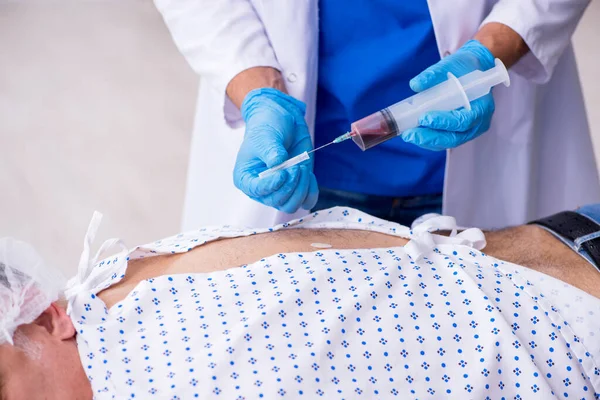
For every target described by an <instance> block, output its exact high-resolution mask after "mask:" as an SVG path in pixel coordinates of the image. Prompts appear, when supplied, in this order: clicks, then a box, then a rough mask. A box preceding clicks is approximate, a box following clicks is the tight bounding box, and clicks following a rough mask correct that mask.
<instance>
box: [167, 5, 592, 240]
mask: <svg viewBox="0 0 600 400" xmlns="http://www.w3.org/2000/svg"><path fill="white" fill-rule="evenodd" d="M155 2H156V4H157V7H158V9H159V10H160V11H161V13H162V14H163V17H164V19H165V21H166V24H167V26H168V27H169V29H170V31H171V34H172V36H173V38H174V40H175V43H176V44H177V46H178V47H179V49H180V51H181V52H182V53H183V54H184V56H185V57H186V59H187V60H188V62H189V63H190V65H191V66H192V67H193V68H194V70H195V71H196V72H198V73H199V74H200V75H201V76H202V78H203V82H202V85H201V87H200V92H199V97H198V107H197V114H196V126H195V132H194V135H193V141H192V147H191V157H190V166H189V172H188V192H187V196H186V204H185V211H184V229H192V228H195V227H197V226H200V225H210V224H223V223H231V224H236V225H251V226H267V225H271V224H274V223H277V222H280V221H282V220H287V219H289V218H291V216H290V215H289V214H286V213H293V212H296V211H298V210H299V211H298V213H302V212H306V211H305V210H310V209H312V208H314V207H316V208H322V207H328V206H330V205H333V204H337V205H351V206H354V207H357V208H361V209H363V210H365V211H367V212H369V213H372V214H374V215H378V216H381V217H384V218H387V219H394V220H397V221H399V222H402V223H405V224H406V223H409V222H410V220H411V219H412V218H414V217H416V216H418V215H419V214H421V213H424V212H431V211H434V212H439V211H440V208H441V210H442V211H443V212H444V213H446V214H450V215H453V216H456V217H457V220H458V221H459V223H461V224H463V225H478V226H482V227H485V228H492V227H497V226H499V225H501V224H502V225H506V224H507V223H508V224H518V223H523V222H525V221H527V220H529V219H534V218H537V217H541V216H542V215H547V214H551V213H554V212H557V211H559V210H561V209H569V208H574V207H577V206H578V205H580V204H582V203H586V202H593V201H597V200H598V199H599V198H600V186H599V183H598V176H597V172H596V165H595V161H594V157H593V152H592V147H591V141H590V136H589V129H588V125H587V121H586V115H585V111H584V105H583V99H582V95H581V89H580V86H579V81H578V77H577V70H576V64H575V60H574V56H573V50H572V47H571V44H570V38H571V35H572V33H573V30H574V29H575V26H576V24H577V22H578V21H579V19H580V17H581V15H582V13H583V11H584V10H585V7H586V6H587V4H588V3H589V0H544V1H542V0H522V1H518V2H517V1H512V0H499V1H493V0H488V1H483V0H482V1H478V2H472V1H469V0H454V1H447V0H429V1H426V0H418V1H411V2H409V1H392V0H381V1H358V0H353V1H342V0H321V1H320V2H317V0H302V1H299V0H295V1H294V0H289V1H287V2H281V1H277V0H219V1H209V0H155ZM440 57H441V60H440ZM494 57H498V58H500V59H501V60H502V61H503V62H504V63H505V64H506V65H507V67H512V68H511V81H512V84H511V87H510V88H508V89H506V88H501V87H498V88H496V89H494V94H493V97H492V95H488V96H486V97H484V98H482V99H479V100H477V101H475V102H473V103H472V110H471V111H466V110H461V111H457V112H445V113H431V114H429V115H427V116H425V117H424V118H422V119H421V121H420V124H421V127H420V128H417V129H415V130H410V131H407V132H404V133H403V135H402V138H398V139H394V140H391V141H388V142H386V143H384V144H382V145H380V146H377V147H375V148H373V149H371V150H369V151H367V152H365V153H361V152H360V151H359V150H358V149H357V148H355V147H354V145H353V144H352V143H348V142H347V143H343V144H340V145H335V146H330V147H328V148H326V149H324V150H322V151H321V152H319V153H316V157H315V163H314V168H313V166H312V165H303V166H298V167H295V168H292V169H290V170H288V171H284V172H281V173H279V174H276V175H274V176H272V177H270V178H267V179H264V180H260V179H258V178H257V176H256V175H257V173H258V172H260V171H262V170H264V169H266V168H267V167H271V166H274V165H276V164H278V163H279V162H282V161H284V160H285V159H287V158H289V157H291V156H294V155H296V154H299V153H301V152H302V151H305V150H310V149H311V148H312V142H311V141H312V140H314V143H315V144H316V145H317V146H318V145H320V144H324V143H326V142H328V141H330V140H331V139H332V138H334V137H336V136H338V135H340V134H341V133H344V132H345V131H346V130H348V127H349V124H350V122H352V121H354V120H356V119H358V118H361V117H364V116H366V115H368V114H370V113H372V112H374V111H377V110H379V109H381V108H383V107H385V106H388V105H390V104H392V103H395V102H397V101H399V100H401V99H403V98H405V97H407V96H409V95H410V94H412V93H413V92H412V90H414V91H421V90H424V89H426V88H428V87H430V86H433V85H435V84H436V83H438V82H440V81H441V80H443V79H445V77H446V74H447V73H448V72H452V73H453V74H455V75H457V76H461V75H464V74H466V73H468V72H471V71H472V70H474V69H488V68H490V67H491V66H493V59H494ZM423 70H425V71H424V72H422V73H420V72H421V71H423ZM411 89H412V90H411ZM492 116H493V118H492ZM313 137H314V139H313ZM444 149H448V150H446V151H440V150H444ZM232 175H233V179H232ZM317 182H318V184H317ZM318 185H320V189H321V197H320V200H319V202H318V203H317V199H318V197H319V196H318V192H319V186H318Z"/></svg>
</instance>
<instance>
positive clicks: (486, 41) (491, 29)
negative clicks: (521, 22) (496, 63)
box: [474, 22, 529, 68]
mask: <svg viewBox="0 0 600 400" xmlns="http://www.w3.org/2000/svg"><path fill="white" fill-rule="evenodd" d="M474 39H476V40H478V41H479V42H481V44H483V45H484V46H485V47H487V48H488V49H489V50H490V52H491V53H492V54H493V55H494V57H496V58H499V59H500V60H502V62H503V63H504V65H506V67H507V68H510V67H511V66H513V65H514V64H516V62H517V61H519V60H520V59H521V57H523V56H524V55H525V54H527V53H528V52H529V47H528V46H527V43H525V41H524V40H523V38H522V37H521V36H520V35H519V34H518V33H517V32H515V31H514V30H512V29H511V28H510V27H508V26H506V25H504V24H501V23H498V22H490V23H489V24H485V25H484V26H482V27H481V29H480V30H479V32H477V34H475V37H474Z"/></svg>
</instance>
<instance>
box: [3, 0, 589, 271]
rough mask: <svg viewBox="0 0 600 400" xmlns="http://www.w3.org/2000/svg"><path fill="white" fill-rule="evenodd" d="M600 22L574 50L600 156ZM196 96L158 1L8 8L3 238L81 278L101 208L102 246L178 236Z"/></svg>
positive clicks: (49, 1)
mask: <svg viewBox="0 0 600 400" xmlns="http://www.w3.org/2000/svg"><path fill="white" fill-rule="evenodd" d="M597 21H600V2H598V1H595V2H593V4H592V5H591V6H590V8H589V9H588V11H587V13H586V15H585V17H584V19H583V21H582V23H581V26H580V28H579V29H578V31H577V33H576V35H575V44H576V50H577V56H578V59H579V64H580V70H581V75H582V81H583V84H584V88H585V96H586V101H587V107H588V111H589V115H590V122H591V124H592V129H593V132H594V139H595V144H596V148H597V149H599V150H600V80H598V78H597V71H599V70H600V51H598V48H599V47H598V43H600V28H598V24H597ZM196 88H197V78H196V76H194V74H193V73H192V71H191V70H190V69H189V68H188V66H187V64H186V63H185V61H184V60H183V59H182V57H181V56H180V55H179V54H178V52H177V50H176V49H175V47H174V45H173V44H172V43H171V39H170V37H169V36H168V33H167V30H166V28H165V27H164V25H163V23H162V20H161V18H160V16H159V15H158V13H157V12H156V11H155V9H154V7H153V5H152V3H151V1H150V0H96V1H85V0H72V1H69V0H54V1H53V0H37V1H36V0H0V237H2V236H8V235H10V236H15V237H19V238H22V239H24V240H27V241H30V242H32V243H33V244H34V245H35V246H36V247H38V249H39V250H40V252H41V253H42V254H43V255H44V256H45V257H46V259H47V260H48V261H49V262H50V263H51V264H53V265H55V266H58V267H60V268H61V269H63V270H64V271H66V272H67V273H68V274H72V273H73V272H74V271H75V268H76V264H77V260H78V258H79V254H80V251H81V246H82V241H83V235H84V234H85V230H86V228H87V224H88V222H89V219H90V217H91V215H92V212H93V211H94V210H95V209H97V210H100V211H102V212H103V213H104V214H105V220H104V223H103V225H102V228H101V230H100V232H99V237H98V242H100V241H101V240H103V239H105V238H107V237H110V236H113V235H115V236H119V237H121V238H123V239H124V240H125V241H126V242H127V243H128V244H130V245H133V244H139V243H142V242H146V241H150V240H154V239H157V238H159V237H164V236H166V235H168V234H172V233H176V232H177V231H178V227H179V222H180V215H181V207H182V203H183V191H184V179H185V172H186V170H185V168H186V162H187V156H188V151H187V144H188V141H189V139H190V132H191V129H192V122H193V121H192V119H193V110H194V102H195V94H196ZM597 154H600V151H597Z"/></svg>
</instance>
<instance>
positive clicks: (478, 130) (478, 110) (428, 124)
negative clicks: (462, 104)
mask: <svg viewBox="0 0 600 400" xmlns="http://www.w3.org/2000/svg"><path fill="white" fill-rule="evenodd" d="M492 67H494V56H493V55H492V53H491V52H490V51H489V50H488V49H487V48H486V47H485V46H484V45H482V44H481V43H480V42H478V41H476V40H471V41H469V42H467V43H465V45H464V46H463V47H461V48H460V49H458V51H456V53H454V54H452V55H450V56H448V57H445V58H444V59H442V60H441V61H439V62H438V63H437V64H435V65H433V66H431V67H429V68H427V69H426V70H425V71H423V72H421V73H420V74H419V75H417V76H416V77H415V78H413V79H412V80H411V81H410V87H411V89H412V90H414V91H415V92H421V91H423V90H426V89H429V88H430V87H433V86H435V85H437V84H439V83H441V82H443V81H445V80H446V79H448V77H447V75H448V72H450V73H452V74H453V75H455V76H456V77H457V78H460V77H461V76H463V75H466V74H468V73H469V72H472V71H474V70H476V69H479V70H482V71H485V70H487V69H490V68H492ZM493 114H494V98H493V97H492V93H491V92H490V93H488V94H487V95H485V96H483V97H481V98H479V99H477V100H475V101H472V102H471V110H465V109H463V108H461V109H459V110H454V111H432V112H428V113H426V114H424V115H422V116H421V117H420V118H419V125H420V127H418V128H414V129H408V130H406V131H404V132H403V133H402V135H401V136H402V139H404V141H405V142H408V143H413V144H416V145H417V146H420V147H423V148H425V149H428V150H445V149H449V148H454V147H457V146H460V145H461V144H464V143H466V142H468V141H470V140H473V139H475V138H476V137H478V136H479V135H481V134H482V133H484V132H486V131H487V130H488V129H489V128H490V123H491V120H492V115H493Z"/></svg>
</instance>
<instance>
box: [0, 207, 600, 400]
mask: <svg viewBox="0 0 600 400" xmlns="http://www.w3.org/2000/svg"><path fill="white" fill-rule="evenodd" d="M599 209H600V207H599V206H593V207H587V208H584V209H582V210H580V213H573V212H571V213H566V214H561V215H557V216H553V217H551V218H549V219H546V220H543V221H540V222H539V224H533V225H526V226H520V227H515V228H509V229H505V230H500V231H496V232H489V233H487V234H486V236H485V237H484V235H483V233H482V232H481V231H479V230H477V229H467V230H460V229H458V230H457V227H456V226H455V222H454V220H453V219H452V218H449V217H440V216H437V217H433V218H430V219H427V220H424V221H423V222H422V223H420V224H419V225H416V226H413V227H412V229H409V228H407V227H403V226H400V225H397V224H394V223H390V222H387V221H383V220H379V219H376V218H373V217H371V216H369V215H367V214H364V213H361V212H359V211H356V210H352V209H344V208H333V209H330V210H325V211H320V212H318V213H315V214H312V215H310V216H308V217H306V218H304V219H300V220H296V221H292V222H290V223H287V224H284V225H281V226H277V227H274V228H272V229H265V230H248V229H237V228H233V227H229V226H225V227H218V228H205V229H200V230H197V231H193V232H188V233H184V234H180V235H177V236H174V237H170V238H167V239H164V240H160V241H157V242H154V243H152V244H148V245H144V246H140V247H137V248H135V249H133V250H132V251H127V250H126V249H124V247H123V246H122V245H121V244H120V242H119V241H116V240H113V241H109V242H107V243H105V246H103V248H102V249H101V250H107V249H108V247H111V246H113V245H117V246H119V245H120V246H121V248H122V250H121V251H120V252H118V253H117V254H116V255H114V256H111V257H109V258H106V259H104V260H103V261H100V262H97V257H90V245H91V243H92V241H93V238H94V236H95V230H96V228H97V226H98V223H99V221H98V219H97V218H95V219H94V220H93V221H92V224H91V225H90V229H89V231H88V235H87V237H86V242H85V248H84V252H83V255H82V258H81V263H80V268H79V272H78V274H77V276H76V277H75V278H73V279H72V280H71V281H70V282H69V284H68V287H67V290H66V292H65V297H66V299H67V302H68V304H67V305H66V306H65V305H62V304H61V303H60V302H52V303H51V304H50V302H51V301H53V300H55V298H56V293H57V291H56V287H54V288H53V287H52V285H51V281H52V276H51V275H50V276H49V275H43V272H42V273H40V272H39V270H40V268H39V265H40V263H39V262H38V261H37V260H36V259H35V258H33V259H32V258H31V257H29V259H24V258H23V257H15V256H12V255H11V254H14V253H16V254H20V253H19V252H18V251H16V252H15V251H13V252H11V251H6V249H5V251H4V254H5V257H4V259H5V262H4V264H3V265H0V267H1V269H0V276H2V277H3V278H0V289H1V290H0V296H3V297H2V299H4V300H3V302H2V303H0V304H10V305H11V307H8V308H6V307H5V309H2V310H0V321H2V324H1V325H0V328H1V329H2V330H3V332H4V333H5V339H4V341H3V342H4V343H3V344H2V345H1V346H0V382H1V384H2V389H1V393H2V395H1V396H0V397H1V398H2V399H3V400H4V399H8V400H20V399H92V398H96V399H109V398H110V399H113V398H118V399H125V398H137V399H140V398H141V399H153V398H157V399H193V398H201V399H207V398H224V399H258V398H265V399H276V398H293V399H295V398H302V397H305V398H317V397H320V396H327V397H329V398H336V399H355V398H365V399H375V398H394V397H398V398H403V399H406V398H419V399H427V398H432V399H440V398H457V399H471V398H473V399H500V398H505V399H532V398H535V399H550V398H569V399H572V398H577V399H594V398H598V393H600V322H599V321H600V318H599V317H600V299H599V298H598V297H599V296H600V273H599V271H598V270H597V269H596V268H597V267H596V266H594V262H595V261H596V260H597V254H596V251H597V248H596V247H594V246H593V244H594V243H595V241H596V240H597V239H596V238H595V236H594V234H593V233H592V232H593V231H600V227H599V226H598V225H597V224H596V223H595V222H594V216H593V214H594V212H596V213H597V211H598V210H599ZM585 210H587V211H588V212H587V213H586V212H584V211H585ZM590 210H591V212H589V211H590ZM597 214H600V213H597ZM586 215H587V216H586ZM541 225H543V226H545V227H542V226H541ZM553 227H554V228H556V229H557V230H558V231H561V229H563V228H565V227H566V228H567V229H566V231H565V230H564V229H563V235H562V236H561V235H560V234H559V233H560V232H559V233H556V234H553V233H551V232H550V231H551V230H552V229H553ZM458 231H460V233H458ZM433 232H436V233H433ZM569 232H571V233H573V235H571V233H569ZM589 233H592V234H591V235H589ZM570 235H571V236H572V237H569V236H570ZM580 237H581V238H580ZM576 238H580V239H577V240H575V239H576ZM486 241H487V246H486ZM565 244H566V245H565ZM484 246H486V247H485V250H486V253H485V254H484V253H482V252H480V251H479V250H481V249H483V247H484ZM570 247H573V248H575V249H576V250H577V249H579V250H578V251H573V250H572V249H571V248H570ZM2 251H3V250H2V249H0V254H2ZM21 253H22V252H21ZM6 254H8V256H7V255H6ZM501 260H504V261H501ZM31 265H34V267H31ZM48 287H50V288H48ZM7 298H10V299H11V301H12V302H11V303H7V302H6V299H7ZM0 341H2V339H1V338H0Z"/></svg>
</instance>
